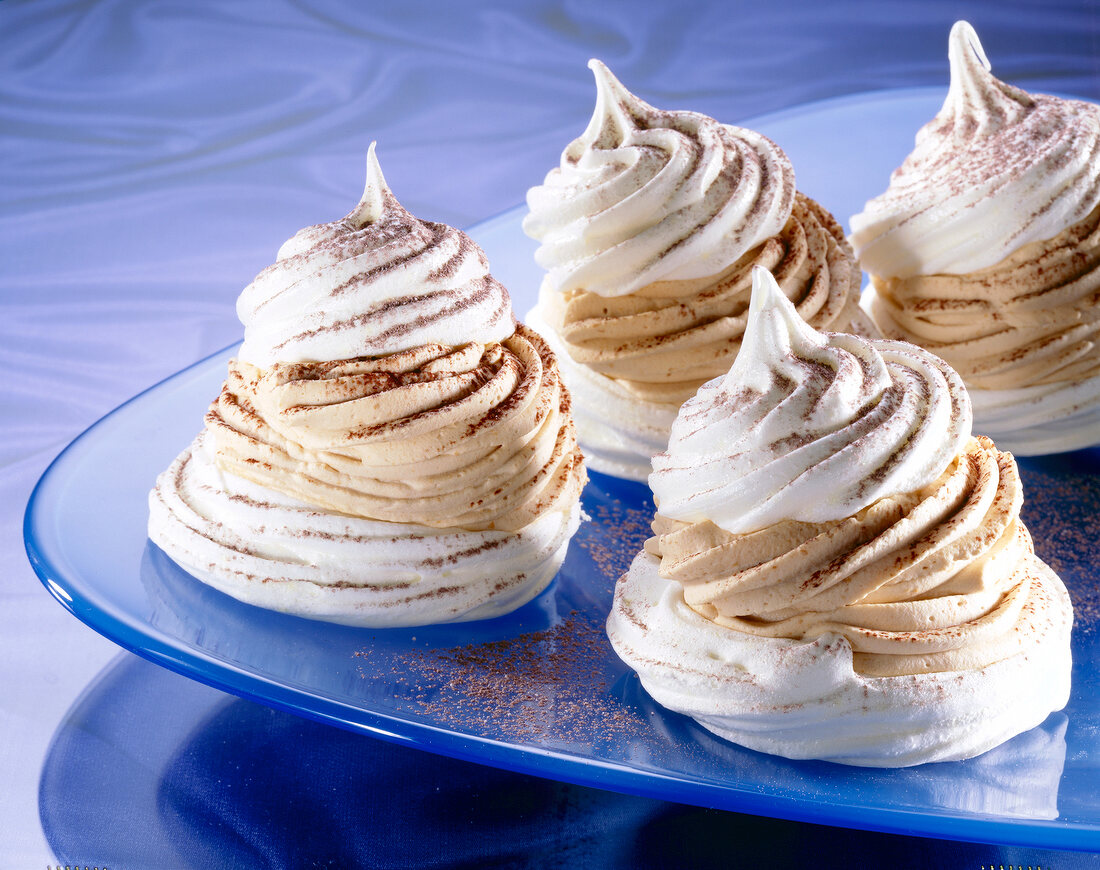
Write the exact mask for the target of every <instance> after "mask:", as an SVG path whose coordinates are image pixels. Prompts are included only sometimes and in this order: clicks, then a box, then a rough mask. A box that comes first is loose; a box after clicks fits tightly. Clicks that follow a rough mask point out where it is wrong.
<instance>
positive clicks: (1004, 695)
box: [607, 270, 1072, 767]
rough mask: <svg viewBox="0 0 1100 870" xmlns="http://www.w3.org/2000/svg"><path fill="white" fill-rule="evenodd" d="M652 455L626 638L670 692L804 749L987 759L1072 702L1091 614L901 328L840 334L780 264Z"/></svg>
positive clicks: (1004, 463) (955, 389)
mask: <svg viewBox="0 0 1100 870" xmlns="http://www.w3.org/2000/svg"><path fill="white" fill-rule="evenodd" d="M754 278H755V283H754V288H753V300H752V306H751V308H750V312H749V324H748V326H747V328H746V338H745V341H744V343H743V345H742V349H741V353H740V355H739V356H738V358H737V362H736V363H735V365H734V367H733V368H732V369H731V371H730V373H729V375H728V376H727V378H725V379H723V380H721V381H715V382H712V383H711V384H708V385H706V386H705V387H704V388H702V389H701V390H700V391H699V394H698V396H697V397H696V398H695V399H693V400H691V401H689V402H687V403H685V404H684V406H683V408H682V409H681V411H680V415H679V417H678V418H677V420H676V422H675V423H674V424H673V430H672V432H673V434H672V438H671V439H670V443H669V448H668V451H667V453H665V454H661V455H659V456H657V457H655V458H654V472H653V474H652V475H651V478H650V480H651V486H652V488H653V490H654V495H655V498H656V502H657V507H658V513H657V516H656V518H655V519H654V522H653V531H654V537H652V538H650V539H649V540H648V541H647V542H646V545H645V549H644V551H643V552H642V553H640V554H639V555H638V557H637V558H636V559H635V560H634V562H633V564H632V565H631V567H630V570H629V571H628V572H627V574H626V575H624V576H623V577H622V578H621V579H620V580H619V582H618V584H617V585H616V590H615V599H614V603H613V605H612V612H611V614H610V616H609V618H608V623H607V629H608V635H609V638H610V640H611V643H612V645H613V646H614V648H615V650H616V652H617V653H618V654H619V656H620V657H621V658H622V659H623V660H624V661H625V662H627V664H629V665H630V666H631V667H632V668H634V670H635V671H637V673H638V675H639V678H640V680H641V682H642V685H643V686H644V687H645V688H646V690H647V691H648V692H649V693H650V694H651V695H652V696H653V698H654V699H655V700H656V701H658V702H659V703H661V704H663V705H664V706H666V707H668V708H670V709H673V710H676V711H678V712H681V713H685V714H687V715H689V716H692V717H693V718H695V719H696V720H697V721H698V722H700V723H701V724H702V725H703V726H704V727H706V728H708V729H710V730H711V731H713V732H714V733H716V734H718V735H719V736H722V737H725V738H727V739H729V740H732V741H734V742H736V743H740V744H742V745H744V746H748V747H750V748H753V749H758V750H761V751H765V752H771V753H775V754H778V755H783V756H787V757H790V758H822V759H828V760H832V761H837V762H842V763H847V764H855V765H864V766H889V767H900V766H909V765H914V764H921V763H924V762H928V761H945V760H954V759H962V758H968V757H971V756H973V755H976V754H978V753H981V752H985V751H986V750H988V749H990V748H992V747H994V746H996V745H998V744H1000V743H1002V742H1004V741H1006V740H1008V739H1010V738H1011V737H1013V736H1015V735H1016V734H1019V733H1021V732H1023V731H1026V730H1028V729H1030V728H1032V727H1034V726H1036V725H1038V724H1039V723H1041V722H1042V721H1043V720H1044V719H1046V717H1047V716H1048V715H1049V714H1050V713H1051V712H1052V711H1054V710H1058V709H1061V707H1062V706H1064V705H1065V703H1066V701H1067V699H1068V695H1069V679H1070V670H1071V662H1070V648H1069V638H1070V629H1071V626H1072V608H1071V606H1070V600H1069V596H1068V593H1067V592H1066V589H1065V587H1064V585H1063V584H1062V582H1061V580H1060V579H1059V578H1058V576H1057V575H1056V574H1055V573H1054V572H1053V571H1052V570H1051V569H1050V568H1049V567H1048V566H1047V565H1045V564H1044V563H1043V562H1042V561H1041V560H1039V559H1038V558H1037V557H1036V556H1035V554H1034V549H1033V546H1032V541H1031V536H1030V535H1029V533H1028V531H1027V529H1026V527H1025V526H1024V525H1023V523H1022V522H1021V521H1020V507H1021V505H1022V503H1023V487H1022V484H1021V481H1020V476H1019V473H1018V470H1017V468H1016V463H1015V460H1014V459H1013V458H1012V456H1011V455H1010V454H1007V453H1003V452H1001V451H999V450H998V449H997V448H996V446H995V445H994V444H993V442H992V441H990V440H989V439H988V438H986V437H984V436H977V437H971V436H970V434H969V431H970V417H969V403H968V401H967V398H966V392H965V390H964V389H963V388H962V384H961V381H960V380H959V378H958V376H957V375H955V373H954V372H952V371H951V369H950V368H949V367H947V366H946V364H944V363H943V362H942V361H940V360H938V359H937V358H936V357H934V356H932V354H930V353H928V352H926V351H923V350H920V349H919V348H916V347H913V346H911V345H906V344H904V343H902V342H895V341H887V340H866V339H857V338H854V337H852V336H845V335H822V334H819V333H816V332H815V331H814V330H812V329H810V328H809V327H808V326H806V324H804V323H802V322H801V321H800V320H799V319H798V317H797V314H796V313H795V311H794V309H793V307H792V306H791V305H790V303H789V302H788V301H787V300H786V298H785V297H783V296H782V294H780V293H779V292H778V290H777V288H776V287H775V285H774V282H772V281H771V280H770V279H769V276H768V275H767V273H766V272H763V271H762V270H761V271H758V272H757V273H756V274H755V275H754Z"/></svg>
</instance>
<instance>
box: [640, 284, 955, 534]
mask: <svg viewBox="0 0 1100 870" xmlns="http://www.w3.org/2000/svg"><path fill="white" fill-rule="evenodd" d="M970 424H971V410H970V402H969V399H968V397H967V394H966V390H965V388H964V387H963V385H962V381H961V380H960V379H959V377H958V375H956V374H955V372H954V371H952V370H951V369H950V367H948V366H947V365H946V364H945V363H944V362H943V361H942V360H940V359H939V358H937V357H935V356H933V355H932V354H930V353H928V352H926V351H923V350H921V349H919V348H916V347H914V346H912V345H908V344H904V343H902V342H894V341H882V340H873V339H864V338H860V337H858V336H853V335H847V334H841V333H836V334H825V333H819V332H817V331H816V330H814V329H813V328H812V327H811V326H809V325H808V324H807V323H805V321H803V320H802V319H801V318H800V317H799V316H798V312H797V311H796V310H795V308H794V306H793V305H792V304H791V302H790V301H789V300H788V299H787V298H786V296H784V295H783V293H782V292H781V291H780V290H779V288H778V286H777V285H776V283H775V280H774V278H772V276H771V274H770V273H769V272H767V270H765V269H761V268H757V269H755V270H754V271H753V293H752V301H751V304H750V308H749V315H748V323H747V325H746V328H745V337H744V339H743V341H742V345H741V350H740V352H739V354H738V356H737V359H736V361H735V362H734V364H733V367H732V368H731V369H730V371H729V373H728V374H727V375H726V376H725V377H723V378H721V379H715V380H713V381H710V382H709V383H707V384H705V385H704V386H703V387H702V388H700V390H699V392H698V394H697V395H696V396H695V397H694V398H692V399H689V400H688V401H687V402H685V403H684V405H683V407H682V408H681V410H680V414H679V416H678V418H677V419H676V422H675V423H674V424H673V426H672V430H671V435H670V438H669V446H668V449H667V451H666V452H664V453H660V454H658V455H656V456H655V457H654V458H653V474H652V475H651V476H650V486H651V487H652V489H653V492H654V495H655V496H656V498H657V502H658V505H659V509H660V512H661V514H663V515H664V516H666V517H669V518H672V519H676V520H682V521H687V522H697V521H701V520H710V521H711V522H713V523H714V524H715V525H717V526H719V527H720V528H722V529H725V530H726V531H728V532H732V533H735V534H740V533H745V532H751V531H754V530H757V529H761V528H764V527H766V526H769V525H772V524H774V523H776V522H779V521H782V520H799V521H805V522H822V521H828V520H836V519H841V518H843V517H847V516H850V515H852V514H855V513H856V512H858V511H860V510H862V509H863V508H865V507H867V506H869V505H871V504H872V503H873V502H875V501H877V500H878V499H880V498H882V497H883V496H887V495H893V494H897V493H904V492H911V491H914V490H918V489H921V488H922V487H925V486H928V485H930V484H932V483H933V482H934V481H935V480H936V479H937V478H938V477H939V476H940V475H941V474H942V473H943V471H944V469H946V468H947V466H948V465H949V464H950V463H951V462H952V460H953V459H954V458H955V456H956V455H957V454H958V453H959V450H960V449H961V447H962V445H963V444H964V443H965V442H966V439H967V438H968V437H969V435H970Z"/></svg>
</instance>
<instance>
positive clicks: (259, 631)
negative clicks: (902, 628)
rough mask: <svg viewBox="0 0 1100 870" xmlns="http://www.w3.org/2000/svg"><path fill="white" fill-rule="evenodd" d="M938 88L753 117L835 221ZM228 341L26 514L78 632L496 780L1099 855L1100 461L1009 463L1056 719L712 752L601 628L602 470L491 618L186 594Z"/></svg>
mask: <svg viewBox="0 0 1100 870" xmlns="http://www.w3.org/2000/svg"><path fill="white" fill-rule="evenodd" d="M942 97H943V91H942V90H936V91H931V90H926V89H922V90H914V91H903V92H883V93H877V94H868V95H860V96H855V97H847V98H842V99H837V100H830V101H828V102H823V103H819V104H815V105H811V106H807V107H802V108H799V109H795V110H791V111H788V112H784V113H781V114H776V115H769V116H767V117H764V118H759V119H755V120H753V121H750V122H747V123H748V126H752V127H754V128H756V129H758V130H761V131H762V132H764V133H766V134H767V135H769V136H771V137H772V138H773V139H775V140H776V141H777V142H778V143H779V144H781V145H782V146H783V147H784V149H786V150H787V152H788V153H789V154H790V157H791V160H792V162H793V164H794V166H795V167H796V170H797V172H798V177H799V188H800V189H801V190H803V191H805V192H806V193H807V194H809V195H810V196H813V197H815V198H817V199H818V200H820V201H821V202H822V203H823V204H825V205H826V206H827V207H828V208H830V209H831V210H832V211H833V212H834V213H835V214H837V215H838V216H839V217H840V219H841V220H842V221H845V220H846V219H847V216H848V215H850V214H851V213H852V212H854V211H856V210H858V209H859V208H860V207H861V205H862V203H863V201H864V200H865V199H867V198H868V197H869V196H871V195H873V194H875V193H876V192H878V191H879V190H880V189H881V188H882V187H883V186H884V185H885V183H886V180H887V178H888V175H889V172H890V170H891V169H892V168H893V167H894V166H896V165H897V164H898V163H899V162H900V160H901V158H902V157H904V155H905V154H906V153H907V152H908V150H909V148H910V147H911V144H912V140H913V134H914V133H915V131H916V129H917V127H918V126H919V125H920V124H921V123H923V122H924V121H925V120H927V119H928V118H930V117H931V116H932V114H933V113H934V112H935V111H936V109H937V108H938V107H939V103H940V102H941V100H942ZM522 214H523V210H522V209H514V210H512V211H509V212H507V213H505V214H503V215H500V216H499V217H497V218H494V219H493V220H490V221H487V222H486V223H484V224H481V225H479V226H478V227H475V228H474V229H473V230H472V231H471V233H472V235H473V236H474V237H475V238H476V239H477V240H478V241H479V242H481V243H482V245H483V246H484V247H485V249H486V251H487V252H488V254H489V257H490V260H491V262H492V264H493V271H494V273H495V274H496V275H497V276H498V277H499V278H500V279H501V280H502V281H503V282H504V283H505V284H506V285H507V286H508V287H509V288H510V289H511V290H512V293H513V297H514V300H515V307H516V310H517V311H518V312H524V311H526V310H527V309H528V308H529V307H530V306H531V305H532V304H533V302H534V297H535V291H536V288H537V286H538V281H539V274H538V270H537V268H536V267H535V265H534V263H533V260H532V250H533V247H534V246H533V244H532V243H531V242H530V241H529V240H527V239H526V238H525V237H524V236H523V234H522V232H521V230H520V226H519V224H520V220H521V218H522ZM234 349H235V348H226V349H225V350H224V351H221V352H219V353H217V354H215V355H213V356H211V357H209V358H207V359H205V360H202V361H201V362H198V363H196V364H195V365H193V366H191V367H190V368H188V369H185V370H184V371H182V372H180V373H179V374H177V375H174V376H173V377H171V378H169V379H168V380H166V381H164V382H162V383H160V384H158V385H156V386H155V387H153V388H151V389H150V390H148V391H146V392H144V393H142V394H140V395H139V396H137V397H135V398H134V399H132V400H131V401H129V402H127V403H126V404H125V405H123V406H121V407H120V408H118V409H117V410H115V411H113V412H112V413H110V414H108V415H107V416H106V417H104V418H103V419H102V420H100V421H99V422H98V423H96V424H95V425H94V426H92V427H91V428H90V429H89V430H88V431H86V432H85V433H84V434H83V435H81V436H80V437H79V438H77V439H76V441H74V442H73V443H72V444H71V445H70V446H69V447H68V448H67V449H66V450H65V451H64V452H63V453H62V454H61V455H60V456H59V457H58V458H57V459H56V460H55V461H54V463H53V464H52V465H51V466H50V468H49V469H48V470H47V471H46V473H45V474H44V475H43V477H42V480H41V481H40V482H39V484H38V486H37V488H36V489H35V491H34V493H33V495H32V497H31V500H30V504H29V506H28V508H27V514H26V521H25V538H26V546H27V552H28V554H29V556H30V559H31V562H32V564H33V565H34V569H35V571H36V572H37V573H38V575H39V576H40V577H41V578H42V581H43V583H44V584H45V585H46V587H47V588H48V589H49V590H50V592H51V593H52V594H53V595H54V596H55V597H56V598H57V599H58V601H60V602H61V603H62V604H63V605H64V606H65V607H66V608H68V609H69V610H70V611H72V613H73V614H74V615H76V616H77V617H78V618H79V619H81V620H82V621H83V622H85V623H87V624H88V625H90V626H91V627H92V628H94V629H95V630H96V631H98V632H100V633H101V634H103V635H105V636H106V637H108V638H111V639H112V640H113V641H115V642H116V643H118V644H120V645H121V646H123V647H125V648H127V649H130V650H133V651H134V652H136V653H138V654H139V655H142V656H144V657H146V658H148V659H150V660H152V661H154V662H157V663H159V664H162V665H164V666H166V667H168V668H171V669H172V670H175V671H178V672H180V673H182V674H185V675H187V676H190V677H193V678H194V679H196V680H199V681H202V682H204V683H208V684H210V685H212V686H215V687H218V688H221V689H224V690H225V691H228V692H232V693H234V694H237V695H241V696H244V697H248V698H252V699H255V700H259V701H262V702H264V703H266V704H270V705H272V706H275V707H280V708H283V709H286V710H290V711H293V712H296V713H300V714H302V715H305V716H309V717H313V718H315V719H319V720H321V721H325V722H331V723H333V724H335V725H339V726H342V727H345V728H350V729H353V730H357V731H362V732H366V733H369V734H373V735H376V736H379V737H383V738H385V739H389V740H393V741H397V742H402V743H407V744H412V745H416V746H419V747H422V748H424V749H427V750H430V751H433V752H438V753H443V754H446V755H451V756H455V757H459V758H465V759H470V760H474V761H478V762H482V763H485V764H490V765H495V766H499V767H502V768H507V769H512V770H517V771H522V772H528V773H534V774H538V775H541V776H544V777H549V778H555V779H560V780H565V781H570V782H575V783H580V784H584V785H592V786H598V787H603V788H609V789H615V790H620V791H624V792H632V793H637V794H642V795H648V796H652V797H658V798H663V799H667V800H674V801H681V802H684V803H691V804H698V805H703V806H712V807H718V808H723V809H729V810H736V811H741V812H747V813H755V814H759V815H769V816H776V817H782V818H789V819H795V820H804V821H811V822H820V823H826V824H834V825H843V826H849V827H858V828H867V829H873V830H882V831H891V832H904V833H910V834H911V833H916V834H926V835H931V836H937V837H944V838H957V839H970V840H985V841H993V842H1000V843H1004V844H1019V845H1030V846H1036V847H1050V848H1062V849H1082V850H1090V851H1096V850H1100V789H1098V788H1097V783H1098V782H1100V776H1098V769H1097V764H1098V759H1100V703H1098V701H1100V687H1098V685H1097V675H1098V674H1100V636H1098V634H1097V612H1098V607H1097V603H1098V595H1097V587H1098V585H1100V584H1097V582H1096V581H1097V569H1095V568H1094V563H1096V562H1097V552H1096V549H1097V544H1096V542H1097V540H1100V520H1098V517H1100V475H1097V474H1096V472H1097V469H1098V467H1100V453H1098V452H1097V451H1095V450H1093V451H1084V452H1081V453H1077V454H1072V455H1067V456H1061V457H1052V458H1048V459H1044V460H1037V461H1027V462H1023V463H1021V465H1022V467H1023V473H1024V479H1025V486H1026V488H1027V489H1026V492H1027V497H1028V503H1027V505H1026V507H1025V519H1026V521H1027V523H1028V525H1029V527H1030V528H1031V530H1032V532H1033V534H1034V537H1035V541H1036V547H1037V549H1038V550H1039V552H1040V555H1042V556H1043V557H1044V558H1045V559H1047V561H1048V562H1050V563H1051V564H1052V565H1053V566H1054V567H1055V569H1056V570H1058V571H1059V572H1060V573H1061V574H1062V576H1063V578H1064V579H1065V581H1066V583H1067V585H1068V586H1069V587H1070V590H1071V593H1072V594H1073V596H1074V601H1075V606H1076V607H1077V624H1076V627H1075V633H1074V656H1075V663H1074V674H1073V694H1072V698H1071V700H1070V703H1069V706H1068V707H1067V708H1066V710H1065V711H1064V712H1063V713H1057V714H1054V715H1052V716H1051V717H1050V718H1049V719H1048V720H1047V721H1046V722H1045V723H1044V724H1043V725H1042V726H1041V727H1039V728H1036V729H1034V730H1033V731H1031V732H1028V733H1027V734H1023V735H1021V736H1019V737H1018V738H1016V739H1015V740H1013V741H1011V742H1009V743H1008V744H1006V745H1004V746H1002V747H999V748H998V749H996V750H993V751H992V752H989V753H987V754H986V755H984V756H982V757H980V758H977V759H972V760H970V761H967V762H958V763H950V764H938V765H925V766H922V767H918V768H911V769H905V770H886V771H879V770H864V769H854V768H847V767H843V766H840V765H833V764H828V763H823V762H793V761H787V760H784V759H781V758H775V757H771V756H767V755H762V754H759V753H755V752H751V751H749V750H745V749H741V748H739V747H736V746H733V745H731V744H728V743H725V742H723V741H720V740H717V739H715V738H714V737H712V736H711V735H710V734H709V733H707V732H705V731H704V730H702V729H700V728H698V727H697V726H695V724H694V723H693V722H691V721H690V720H688V719H686V718H684V717H681V716H678V715H675V714H671V713H668V712H666V711H664V710H662V709H661V708H659V707H657V706H656V705H655V704H654V703H653V702H652V701H651V700H650V699H649V698H648V697H647V696H646V694H645V692H644V691H642V690H641V688H640V687H639V685H638V682H637V680H636V678H635V677H634V676H633V675H632V674H631V673H630V672H629V671H628V670H627V669H626V668H625V667H624V666H623V665H622V664H621V663H620V662H619V661H618V659H617V658H616V657H615V655H614V653H613V652H612V650H611V648H610V646H609V645H608V643H607V641H606V639H605V637H604V634H603V620H604V618H605V615H606V613H607V611H608V608H609V605H610V601H611V593H612V588H613V585H614V581H615V579H616V577H617V576H618V575H619V573H621V572H622V571H623V570H624V569H625V568H626V566H627V565H628V563H629V561H630V559H631V558H632V557H633V555H634V553H635V552H637V550H638V548H639V547H640V546H641V544H642V542H643V541H644V539H645V537H646V535H647V534H648V523H649V519H650V516H651V513H652V510H653V504H652V501H651V500H650V498H649V494H648V492H647V490H646V489H645V487H643V486H640V485H637V484H632V483H628V482H623V481H619V480H616V479H613V478H609V477H604V476H601V475H596V474H594V475H592V477H593V480H592V482H591V483H590V485H589V486H588V488H587V489H586V490H585V493H584V505H585V510H586V511H587V513H588V514H589V516H590V517H591V518H592V519H591V521H589V522H586V523H584V524H583V526H582V528H581V531H580V532H579V533H578V535H577V537H576V538H575V539H574V542H573V544H572V545H571V547H570V552H569V556H568V558H567V559H566V562H565V564H564V566H563V568H562V571H561V573H560V574H559V576H558V578H557V579H556V581H555V582H554V583H553V584H552V585H551V587H550V588H549V589H548V590H547V591H546V592H545V593H544V594H543V595H542V596H540V597H539V598H538V599H536V600H535V601H533V602H531V603H530V604H528V605H527V606H525V607H523V608H522V609H521V610H519V611H517V612H516V613H514V614H512V615H510V616H507V617H503V618H500V619H496V620H487V621H484V622H478V623H468V624H464V625H459V626H451V627H434V628H419V629H401V630H364V629H353V628H347V627H342V626H335V625H329V624H325V623H317V622H311V621H308V620H303V619H299V618H296V617H290V616H285V615H282V614H278V613H271V612H267V611H264V610H260V609H257V608H253V607H250V606H248V605H244V604H241V603H239V602H237V601H235V600H234V599H231V598H229V597H227V596H225V595H223V594H221V593H219V592H217V591H215V590H213V589H211V588H209V587H207V586H204V585H203V584H201V583H199V582H197V581H195V580H194V579H193V578H191V577H190V576H189V575H187V574H186V573H184V572H182V571H181V570H180V569H179V568H177V567H176V566H175V565H174V564H173V563H172V562H171V561H169V560H168V559H167V558H166V557H165V556H164V555H163V553H161V552H160V551H159V550H158V549H157V548H156V547H154V546H153V545H151V544H150V543H149V542H148V540H147V538H146V533H145V524H146V510H147V508H146V495H147V493H148V490H149V488H150V487H151V486H152V483H153V480H154V478H155V476H156V475H157V473H158V472H160V471H161V470H162V469H164V468H165V467H167V465H168V464H169V462H170V461H171V460H172V458H173V457H174V456H175V455H176V453H177V452H178V451H179V450H180V449H181V448H182V447H184V446H185V445H186V444H187V443H188V442H189V441H190V439H191V438H192V436H193V435H194V434H195V433H196V432H197V431H198V428H199V427H200V426H201V422H202V415H203V412H204V410H205V408H206V406H207V404H208V403H209V402H210V400H211V399H212V398H213V397H214V396H215V395H216V394H217V392H218V389H219V388H220V385H221V382H222V380H223V378H224V374H225V368H226V361H227V360H228V358H229V357H230V356H231V354H232V352H233V351H234Z"/></svg>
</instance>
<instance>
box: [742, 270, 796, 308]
mask: <svg viewBox="0 0 1100 870" xmlns="http://www.w3.org/2000/svg"><path fill="white" fill-rule="evenodd" d="M776 296H783V294H782V293H781V292H780V290H779V285H778V284H777V283H776V281H775V276H774V275H772V273H771V272H769V271H768V270H767V269H765V268H764V267H763V266H753V267H752V294H751V295H750V296H749V313H750V314H751V313H753V312H756V311H760V310H761V309H762V308H770V307H772V306H774V305H775V304H776ZM783 298H784V299H786V298H787V297H786V296H783Z"/></svg>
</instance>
